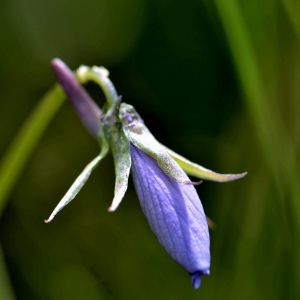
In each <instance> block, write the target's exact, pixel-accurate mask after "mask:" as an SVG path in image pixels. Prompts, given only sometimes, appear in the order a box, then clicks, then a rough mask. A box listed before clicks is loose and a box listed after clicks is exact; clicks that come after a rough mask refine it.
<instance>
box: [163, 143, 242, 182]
mask: <svg viewBox="0 0 300 300" xmlns="http://www.w3.org/2000/svg"><path fill="white" fill-rule="evenodd" d="M163 147H164V149H165V150H166V151H167V152H168V153H169V155H171V156H172V158H173V159H174V160H175V161H176V162H177V163H178V164H179V166H180V167H181V168H182V169H183V171H184V172H185V173H187V174H188V175H191V176H195V177H197V178H200V179H206V180H212V181H217V182H227V181H232V180H236V179H240V178H243V177H244V176H246V175H247V172H245V173H241V174H219V173H216V172H214V171H211V170H209V169H206V168H204V167H202V166H200V165H198V164H195V163H193V162H191V161H189V160H188V159H186V158H184V157H183V156H181V155H179V154H177V153H175V152H174V151H172V150H171V149H169V148H167V147H165V146H163Z"/></svg>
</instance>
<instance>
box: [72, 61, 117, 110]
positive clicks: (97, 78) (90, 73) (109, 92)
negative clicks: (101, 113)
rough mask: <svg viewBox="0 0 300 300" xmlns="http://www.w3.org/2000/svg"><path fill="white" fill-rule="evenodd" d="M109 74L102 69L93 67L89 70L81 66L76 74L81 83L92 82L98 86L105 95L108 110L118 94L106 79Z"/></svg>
mask: <svg viewBox="0 0 300 300" xmlns="http://www.w3.org/2000/svg"><path fill="white" fill-rule="evenodd" d="M108 75H109V72H108V70H106V69H105V68H104V67H96V66H93V67H92V68H89V67H87V66H81V67H80V68H79V69H78V70H77V72H76V76H77V79H78V80H79V81H80V82H81V83H83V84H84V83H86V82H87V81H94V82H95V83H96V84H98V85H99V86H100V87H101V89H102V90H103V93H104V95H105V98H106V101H107V106H108V107H107V108H110V107H111V106H112V105H113V103H114V102H116V101H117V100H118V97H119V96H118V93H117V91H116V89H115V87H114V85H113V83H112V82H111V81H110V79H109V78H108Z"/></svg>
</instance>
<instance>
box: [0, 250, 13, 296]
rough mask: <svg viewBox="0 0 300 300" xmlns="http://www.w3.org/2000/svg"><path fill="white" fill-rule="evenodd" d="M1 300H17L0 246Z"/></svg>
mask: <svg viewBox="0 0 300 300" xmlns="http://www.w3.org/2000/svg"><path fill="white" fill-rule="evenodd" d="M0 299H3V300H14V299H16V298H15V295H14V292H13V288H12V286H11V284H10V280H9V277H8V272H7V269H6V267H5V261H4V256H3V252H2V247H1V245H0Z"/></svg>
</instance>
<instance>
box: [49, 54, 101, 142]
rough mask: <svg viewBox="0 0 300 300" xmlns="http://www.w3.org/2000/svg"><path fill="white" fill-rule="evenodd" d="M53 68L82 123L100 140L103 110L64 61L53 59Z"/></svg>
mask: <svg viewBox="0 0 300 300" xmlns="http://www.w3.org/2000/svg"><path fill="white" fill-rule="evenodd" d="M52 67H53V70H54V72H55V75H56V77H57V80H58V82H59V83H60V85H61V86H62V87H63V89H64V91H65V92H66V94H67V96H68V98H69V100H70V101H71V103H72V105H73V106H74V108H75V110H76V112H77V113H78V115H79V117H80V119H81V121H82V122H83V124H84V125H85V126H86V128H87V129H88V130H89V131H90V132H91V134H92V135H93V136H94V137H96V138H98V134H99V129H100V116H101V113H102V112H101V109H100V108H99V107H98V106H97V104H96V103H95V102H94V101H93V100H92V99H91V97H90V96H89V94H88V93H87V92H86V91H85V89H84V88H83V87H82V86H81V84H80V83H79V82H78V81H77V79H76V77H75V76H74V74H73V72H72V71H71V70H70V69H69V68H68V66H67V65H66V64H65V63H64V62H63V61H61V60H60V59H58V58H55V59H53V60H52Z"/></svg>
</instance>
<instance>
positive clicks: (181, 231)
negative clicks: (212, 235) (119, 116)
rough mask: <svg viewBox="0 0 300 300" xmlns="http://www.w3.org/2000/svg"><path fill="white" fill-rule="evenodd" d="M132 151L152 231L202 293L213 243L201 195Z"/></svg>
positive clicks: (139, 192) (135, 175)
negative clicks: (202, 278)
mask: <svg viewBox="0 0 300 300" xmlns="http://www.w3.org/2000/svg"><path fill="white" fill-rule="evenodd" d="M130 148H131V160H132V176H133V180H134V185H135V189H136V192H137V195H138V198H139V201H140V204H141V207H142V210H143V213H144V215H145V216H146V218H147V220H148V223H149V225H150V227H151V230H152V231H153V233H154V235H155V236H156V237H157V239H158V241H159V243H160V244H161V245H162V247H163V248H164V249H165V250H166V251H167V253H168V254H169V255H170V256H171V257H172V258H173V259H174V260H175V261H176V262H177V263H178V264H179V265H181V266H182V267H183V268H184V269H185V270H187V271H188V272H189V274H190V276H191V279H192V284H193V287H194V288H195V289H198V288H199V286H200V283H201V276H202V275H209V267H210V251H209V244H210V242H209V233H208V226H207V221H206V217H205V214H204V211H203V207H202V204H201V202H200V199H199V197H198V195H197V192H196V190H195V188H194V186H193V185H185V184H180V183H178V182H177V181H175V180H174V179H173V178H171V177H169V176H168V175H167V174H166V173H165V172H164V171H163V170H162V169H161V168H160V166H159V165H158V163H157V161H156V160H155V159H154V158H152V157H150V156H149V155H147V154H146V153H144V152H143V151H142V150H140V149H139V148H137V147H135V146H134V145H133V144H131V147H130ZM187 179H188V178H187Z"/></svg>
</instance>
